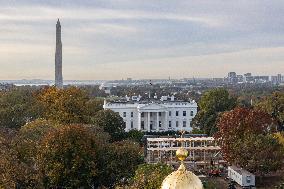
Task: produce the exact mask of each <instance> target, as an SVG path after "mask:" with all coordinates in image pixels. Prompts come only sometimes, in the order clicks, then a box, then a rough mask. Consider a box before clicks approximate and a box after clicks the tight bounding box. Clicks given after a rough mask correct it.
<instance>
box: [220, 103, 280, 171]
mask: <svg viewBox="0 0 284 189" xmlns="http://www.w3.org/2000/svg"><path fill="white" fill-rule="evenodd" d="M217 126H218V132H217V133H216V134H215V138H216V140H217V141H218V143H219V145H220V147H221V149H222V154H223V156H224V158H225V159H226V160H227V161H228V162H229V163H231V164H236V165H238V166H240V167H242V168H245V169H247V170H249V171H252V172H254V173H260V174H263V173H268V172H270V171H275V170H277V169H278V168H281V166H280V165H281V164H282V158H283V152H282V146H281V145H280V144H279V142H278V141H277V140H276V139H275V138H273V136H272V133H273V132H274V131H275V123H274V121H273V119H272V118H271V116H270V115H269V114H267V113H266V112H264V111H262V110H258V109H249V108H235V109H234V110H231V111H229V112H225V113H224V114H223V115H222V116H221V118H220V119H219V121H218V124H217Z"/></svg>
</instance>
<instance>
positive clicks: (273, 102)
mask: <svg viewBox="0 0 284 189" xmlns="http://www.w3.org/2000/svg"><path fill="white" fill-rule="evenodd" d="M256 106H257V107H259V108H261V109H263V110H264V111H266V112H267V113H269V114H270V115H272V116H273V117H274V118H275V119H276V121H277V122H278V126H279V129H283V127H284V93H283V92H282V93H281V92H274V93H273V94H272V95H270V96H267V97H265V98H264V100H262V101H260V102H259V103H258V104H257V105H256Z"/></svg>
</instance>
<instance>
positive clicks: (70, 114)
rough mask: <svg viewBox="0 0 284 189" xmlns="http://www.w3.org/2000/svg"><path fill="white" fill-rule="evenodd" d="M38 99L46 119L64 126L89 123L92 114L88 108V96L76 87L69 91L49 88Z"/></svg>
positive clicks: (68, 89)
mask: <svg viewBox="0 0 284 189" xmlns="http://www.w3.org/2000/svg"><path fill="white" fill-rule="evenodd" d="M37 97H38V98H37V99H38V101H39V103H40V104H41V105H42V107H43V110H44V113H43V116H44V118H46V119H50V120H54V121H57V122H58V123H63V124H71V123H87V122H88V119H89V114H90V113H89V112H88V108H86V107H87V106H86V104H87V102H88V100H89V98H88V95H87V94H86V93H85V92H84V91H82V90H80V89H78V88H76V87H70V88H67V89H58V88H56V87H47V88H45V89H43V90H42V91H41V92H40V93H39V94H38V96H37Z"/></svg>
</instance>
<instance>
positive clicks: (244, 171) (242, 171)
mask: <svg viewBox="0 0 284 189" xmlns="http://www.w3.org/2000/svg"><path fill="white" fill-rule="evenodd" d="M229 168H231V169H233V170H234V171H236V172H237V173H239V174H240V175H242V174H247V175H254V174H252V173H250V172H248V171H247V170H245V169H242V168H240V167H237V166H234V165H232V166H229Z"/></svg>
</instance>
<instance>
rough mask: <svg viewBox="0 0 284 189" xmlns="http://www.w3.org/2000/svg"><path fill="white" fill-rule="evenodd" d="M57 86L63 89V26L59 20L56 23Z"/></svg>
mask: <svg viewBox="0 0 284 189" xmlns="http://www.w3.org/2000/svg"><path fill="white" fill-rule="evenodd" d="M55 86H56V87H58V88H63V77H62V42H61V25H60V22H59V19H58V20H57V23H56V49H55Z"/></svg>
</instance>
